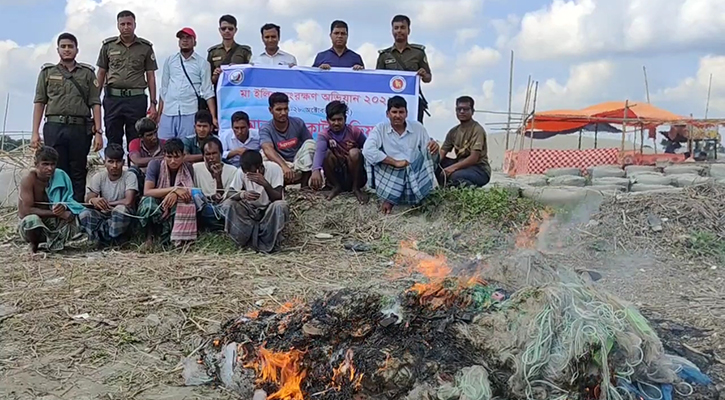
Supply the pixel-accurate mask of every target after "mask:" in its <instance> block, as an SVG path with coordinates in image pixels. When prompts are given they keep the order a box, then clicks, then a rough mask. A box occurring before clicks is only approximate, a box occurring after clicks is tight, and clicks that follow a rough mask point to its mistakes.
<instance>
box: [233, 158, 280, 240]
mask: <svg viewBox="0 0 725 400" xmlns="http://www.w3.org/2000/svg"><path fill="white" fill-rule="evenodd" d="M241 164H242V168H241V170H238V171H237V176H236V179H235V181H234V184H233V185H232V187H233V188H234V190H236V191H239V193H238V194H236V195H235V196H234V197H232V198H231V199H229V200H227V201H226V202H225V204H226V205H227V207H228V212H227V220H226V225H225V227H224V230H225V231H226V232H227V234H228V235H229V236H230V237H231V238H232V240H233V241H234V243H236V244H237V246H239V247H245V246H249V247H251V248H253V249H255V250H256V251H259V252H263V253H270V252H272V251H273V250H274V248H275V245H276V244H277V243H278V241H279V234H280V232H282V229H283V228H284V225H285V224H286V223H287V222H289V206H288V205H287V202H286V201H284V174H283V172H282V168H281V167H280V166H279V165H278V164H276V163H273V162H270V161H262V155H261V154H259V152H257V151H253V150H249V151H247V152H245V153H244V154H242V160H241Z"/></svg>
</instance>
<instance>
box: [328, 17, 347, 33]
mask: <svg viewBox="0 0 725 400" xmlns="http://www.w3.org/2000/svg"><path fill="white" fill-rule="evenodd" d="M335 28H345V32H348V31H349V30H350V28H348V27H347V22H345V21H341V20H339V19H336V20H334V21H332V23H331V24H330V33H332V31H334V30H335Z"/></svg>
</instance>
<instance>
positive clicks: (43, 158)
mask: <svg viewBox="0 0 725 400" xmlns="http://www.w3.org/2000/svg"><path fill="white" fill-rule="evenodd" d="M42 162H52V163H53V164H58V152H57V151H56V150H55V149H54V148H52V147H50V146H43V147H41V148H39V149H38V150H36V151H35V164H40V163H42Z"/></svg>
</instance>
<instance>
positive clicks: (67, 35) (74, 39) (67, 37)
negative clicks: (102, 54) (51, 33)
mask: <svg viewBox="0 0 725 400" xmlns="http://www.w3.org/2000/svg"><path fill="white" fill-rule="evenodd" d="M61 40H70V41H71V42H73V44H75V45H76V47H78V38H77V37H76V35H74V34H72V33H68V32H63V33H61V34H60V35H58V41H57V42H56V44H57V45H59V46H60V41H61Z"/></svg>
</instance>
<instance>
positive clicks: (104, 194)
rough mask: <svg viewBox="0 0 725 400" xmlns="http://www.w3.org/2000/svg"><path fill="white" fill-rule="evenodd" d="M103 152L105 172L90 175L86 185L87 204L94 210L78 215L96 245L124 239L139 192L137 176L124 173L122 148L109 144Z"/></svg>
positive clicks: (129, 172)
mask: <svg viewBox="0 0 725 400" xmlns="http://www.w3.org/2000/svg"><path fill="white" fill-rule="evenodd" d="M104 153H105V156H106V160H105V166H106V170H105V171H100V172H98V173H97V174H95V175H93V177H92V178H91V180H90V182H89V183H88V191H87V193H86V202H88V203H90V204H91V206H92V207H93V208H92V209H91V208H87V209H85V210H83V212H82V213H81V215H80V223H81V227H82V228H83V230H85V232H86V234H87V235H88V238H89V239H90V240H91V241H92V242H94V243H96V245H98V246H104V245H109V244H114V243H118V242H120V241H121V240H123V239H124V235H125V234H126V233H127V232H128V228H129V227H130V226H131V222H132V221H133V217H132V216H131V215H132V213H133V211H134V208H135V205H136V194H137V192H138V181H137V178H136V174H134V173H133V172H131V171H124V170H123V162H124V155H125V153H124V151H123V147H122V146H121V145H120V144H116V143H111V144H109V145H108V147H106V150H105V151H104ZM126 239H127V238H126Z"/></svg>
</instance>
